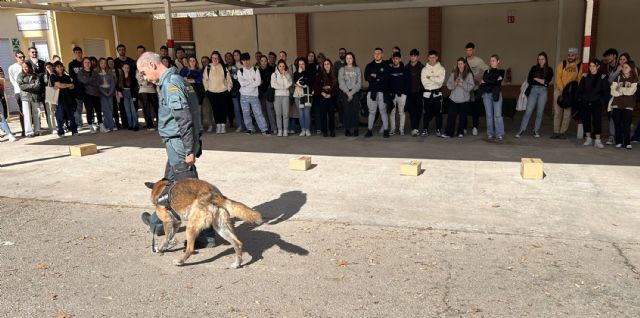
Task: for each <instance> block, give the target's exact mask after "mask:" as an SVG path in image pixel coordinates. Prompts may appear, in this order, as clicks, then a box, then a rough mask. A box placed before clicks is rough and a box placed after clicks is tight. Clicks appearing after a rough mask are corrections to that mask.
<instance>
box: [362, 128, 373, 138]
mask: <svg viewBox="0 0 640 318" xmlns="http://www.w3.org/2000/svg"><path fill="white" fill-rule="evenodd" d="M370 137H373V131H371V129H369V130H367V133H366V134H365V135H364V138H370Z"/></svg>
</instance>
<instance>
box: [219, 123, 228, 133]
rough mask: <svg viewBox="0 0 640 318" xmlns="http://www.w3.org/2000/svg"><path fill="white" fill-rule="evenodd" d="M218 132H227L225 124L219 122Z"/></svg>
mask: <svg viewBox="0 0 640 318" xmlns="http://www.w3.org/2000/svg"><path fill="white" fill-rule="evenodd" d="M220 133H221V134H226V133H227V124H220Z"/></svg>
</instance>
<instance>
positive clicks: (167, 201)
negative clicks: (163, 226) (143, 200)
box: [156, 181, 187, 222]
mask: <svg viewBox="0 0 640 318" xmlns="http://www.w3.org/2000/svg"><path fill="white" fill-rule="evenodd" d="M175 185H176V182H175V181H170V182H169V184H168V185H167V186H166V187H164V190H162V193H161V194H160V196H159V197H158V199H157V200H156V204H157V205H162V206H164V207H165V209H167V211H169V216H171V218H172V219H173V221H174V222H177V221H180V220H182V221H187V215H185V216H184V217H180V214H178V212H176V211H175V210H174V209H173V208H172V207H171V191H172V190H173V187H175Z"/></svg>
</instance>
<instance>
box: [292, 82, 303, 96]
mask: <svg viewBox="0 0 640 318" xmlns="http://www.w3.org/2000/svg"><path fill="white" fill-rule="evenodd" d="M302 96H304V90H302V87H300V86H298V85H296V86H295V88H294V89H293V97H295V98H299V97H302Z"/></svg>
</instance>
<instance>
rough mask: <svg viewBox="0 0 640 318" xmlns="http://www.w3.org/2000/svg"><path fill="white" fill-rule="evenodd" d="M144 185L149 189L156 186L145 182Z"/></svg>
mask: <svg viewBox="0 0 640 318" xmlns="http://www.w3.org/2000/svg"><path fill="white" fill-rule="evenodd" d="M144 185H145V186H146V187H147V188H149V189H153V186H154V185H156V184H155V182H145V183H144Z"/></svg>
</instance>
